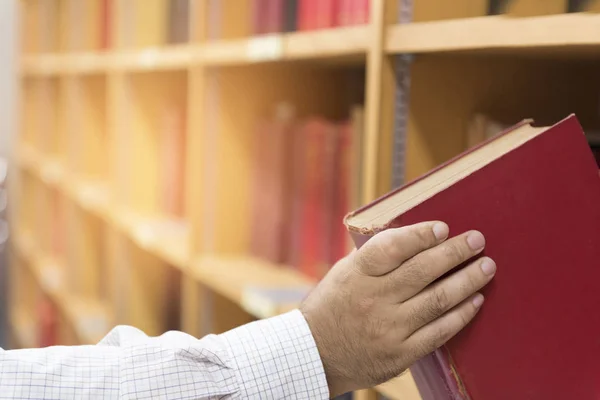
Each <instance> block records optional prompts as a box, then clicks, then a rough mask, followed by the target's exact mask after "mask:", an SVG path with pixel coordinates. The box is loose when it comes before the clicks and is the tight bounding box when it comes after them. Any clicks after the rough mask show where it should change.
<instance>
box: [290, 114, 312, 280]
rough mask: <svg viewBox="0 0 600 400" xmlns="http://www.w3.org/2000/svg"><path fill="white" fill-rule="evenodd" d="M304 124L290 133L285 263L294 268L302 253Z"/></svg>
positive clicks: (304, 174) (298, 263)
mask: <svg viewBox="0 0 600 400" xmlns="http://www.w3.org/2000/svg"><path fill="white" fill-rule="evenodd" d="M305 137H306V126H305V124H303V125H301V126H297V127H296V128H295V129H294V133H293V135H292V139H291V142H292V147H293V153H292V163H291V179H290V198H289V199H288V201H289V210H288V212H289V220H290V223H289V228H288V243H289V244H288V251H287V264H288V265H291V266H292V267H294V268H295V269H299V268H300V264H301V254H302V235H301V233H302V229H303V228H302V227H303V214H302V205H303V203H302V201H303V198H304V191H305V190H306V184H305V182H306V172H307V171H306V169H305V168H304V163H303V159H304V153H305V152H306V150H305V148H306V147H307V141H306V140H305Z"/></svg>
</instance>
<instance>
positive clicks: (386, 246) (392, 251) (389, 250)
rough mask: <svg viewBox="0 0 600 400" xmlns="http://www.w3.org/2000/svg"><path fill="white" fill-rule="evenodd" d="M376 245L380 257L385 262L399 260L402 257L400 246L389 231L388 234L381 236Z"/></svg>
mask: <svg viewBox="0 0 600 400" xmlns="http://www.w3.org/2000/svg"><path fill="white" fill-rule="evenodd" d="M377 245H378V246H377V247H378V249H379V251H380V252H381V255H382V256H383V257H385V259H387V260H399V259H400V258H401V257H402V250H401V246H400V245H399V243H398V241H397V240H395V238H394V236H393V235H392V232H391V231H390V232H389V233H388V234H385V235H382V237H381V240H380V241H379V242H378V243H377Z"/></svg>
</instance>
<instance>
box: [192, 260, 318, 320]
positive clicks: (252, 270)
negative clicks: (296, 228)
mask: <svg viewBox="0 0 600 400" xmlns="http://www.w3.org/2000/svg"><path fill="white" fill-rule="evenodd" d="M189 274H190V275H191V276H192V277H193V278H194V279H195V280H196V281H197V282H198V283H200V284H202V285H204V286H206V287H207V288H209V289H211V290H212V291H214V292H216V293H218V294H219V295H221V296H223V297H225V298H227V299H228V300H230V301H232V302H233V303H235V304H237V305H239V306H240V307H241V308H243V309H244V310H245V311H246V312H248V313H249V314H251V315H253V316H255V317H257V318H268V317H272V316H275V315H279V314H282V313H284V312H287V311H291V310H292V309H294V308H296V307H297V306H298V305H299V303H300V302H299V301H282V302H279V301H274V300H273V299H272V298H270V297H269V296H261V295H260V293H261V291H271V290H273V291H279V290H283V291H286V290H289V291H299V292H300V293H301V292H302V291H306V292H308V290H310V289H311V288H312V287H313V286H314V282H313V281H311V280H310V279H308V278H306V277H304V276H303V275H302V274H301V273H299V272H297V271H294V270H292V269H290V268H289V267H286V266H283V265H281V266H280V265H275V264H271V263H269V262H266V261H263V260H259V259H256V258H254V257H251V256H201V257H198V258H197V259H196V260H195V261H194V262H193V263H192V265H191V268H190V270H189Z"/></svg>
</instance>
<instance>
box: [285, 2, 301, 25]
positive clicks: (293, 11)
mask: <svg viewBox="0 0 600 400" xmlns="http://www.w3.org/2000/svg"><path fill="white" fill-rule="evenodd" d="M283 13H284V23H283V31H284V32H295V31H296V30H297V29H298V26H297V25H298V24H297V21H298V0H288V1H285V2H284V4H283Z"/></svg>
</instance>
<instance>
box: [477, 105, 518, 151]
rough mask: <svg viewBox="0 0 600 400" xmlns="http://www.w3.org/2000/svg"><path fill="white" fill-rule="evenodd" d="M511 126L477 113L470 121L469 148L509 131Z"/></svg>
mask: <svg viewBox="0 0 600 400" xmlns="http://www.w3.org/2000/svg"><path fill="white" fill-rule="evenodd" d="M508 127H509V125H507V124H503V123H501V122H499V121H497V120H496V119H494V118H492V117H490V116H489V115H487V114H484V113H476V114H474V115H473V116H472V117H471V119H470V120H469V121H468V126H467V148H471V147H473V146H476V145H478V144H480V143H482V142H484V141H486V140H488V139H490V138H492V137H494V136H496V135H497V134H499V133H500V132H502V131H503V130H505V129H507V128H508Z"/></svg>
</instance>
